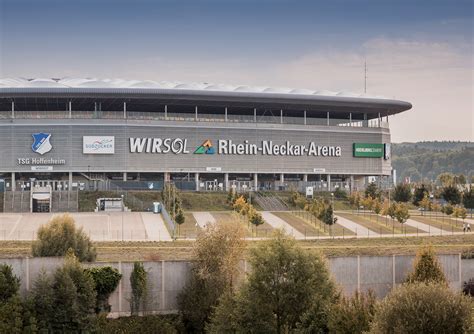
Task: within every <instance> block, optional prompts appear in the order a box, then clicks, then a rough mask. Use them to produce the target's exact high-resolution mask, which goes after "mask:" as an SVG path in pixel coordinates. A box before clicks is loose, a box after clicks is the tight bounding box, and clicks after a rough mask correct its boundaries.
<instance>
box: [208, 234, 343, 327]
mask: <svg viewBox="0 0 474 334" xmlns="http://www.w3.org/2000/svg"><path fill="white" fill-rule="evenodd" d="M250 252H251V254H250V259H249V262H250V267H251V268H252V271H251V272H250V274H249V275H248V280H247V281H246V282H245V283H244V284H243V286H242V287H241V289H240V290H239V292H238V293H237V294H236V296H235V297H234V299H233V301H229V300H227V301H226V302H225V303H224V302H223V303H220V304H219V305H218V307H217V308H216V311H215V312H214V315H215V316H214V317H213V318H212V319H211V322H210V324H211V325H210V326H211V327H212V328H224V327H223V326H226V325H229V324H230V325H232V323H233V326H232V327H233V328H230V330H231V331H234V332H235V331H238V332H246V333H248V332H250V333H284V332H292V331H295V330H296V329H297V327H298V328H299V330H301V331H302V332H325V331H327V322H328V315H329V309H330V305H331V304H332V303H333V302H334V301H335V300H337V293H336V288H335V285H334V283H333V282H332V280H331V278H330V274H329V271H328V269H327V266H326V263H325V261H324V259H323V257H322V256H321V255H318V254H316V255H313V254H310V253H309V252H307V251H304V250H303V249H301V248H300V247H299V246H297V244H296V242H295V240H294V239H292V238H289V237H287V236H286V235H285V234H284V232H283V231H277V232H275V237H274V238H273V239H271V240H267V241H264V242H262V243H261V244H260V245H258V246H257V247H255V248H253V249H252V250H251V251H250ZM228 312H230V314H229V315H228V318H227V319H231V322H229V321H228V320H226V318H225V317H223V316H222V314H225V313H228ZM217 315H220V316H217ZM228 329H229V328H228Z"/></svg>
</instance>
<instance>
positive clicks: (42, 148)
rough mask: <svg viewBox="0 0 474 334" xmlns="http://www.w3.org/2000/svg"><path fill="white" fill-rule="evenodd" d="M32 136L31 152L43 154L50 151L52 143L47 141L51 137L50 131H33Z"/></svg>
mask: <svg viewBox="0 0 474 334" xmlns="http://www.w3.org/2000/svg"><path fill="white" fill-rule="evenodd" d="M32 136H33V144H32V145H31V149H32V150H33V152H36V153H38V154H41V155H43V154H45V153H48V152H49V151H51V149H52V148H53V145H51V142H50V141H49V140H50V139H51V134H50V133H45V132H39V133H33V134H32Z"/></svg>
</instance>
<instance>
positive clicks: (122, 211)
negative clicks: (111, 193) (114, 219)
mask: <svg viewBox="0 0 474 334" xmlns="http://www.w3.org/2000/svg"><path fill="white" fill-rule="evenodd" d="M120 197H121V198H122V241H123V211H124V205H123V194H122V195H120Z"/></svg>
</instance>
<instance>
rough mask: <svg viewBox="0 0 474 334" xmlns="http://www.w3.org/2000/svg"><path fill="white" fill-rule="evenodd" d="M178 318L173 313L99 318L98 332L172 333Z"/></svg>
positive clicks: (175, 330) (110, 333) (132, 333)
mask: <svg viewBox="0 0 474 334" xmlns="http://www.w3.org/2000/svg"><path fill="white" fill-rule="evenodd" d="M178 322H179V319H178V318H177V316H175V315H147V316H142V317H138V316H131V317H120V318H117V319H105V318H104V319H100V321H99V330H98V333H104V334H116V333H121V334H135V333H140V334H155V333H160V334H174V333H178V330H177V329H176V327H179V324H178Z"/></svg>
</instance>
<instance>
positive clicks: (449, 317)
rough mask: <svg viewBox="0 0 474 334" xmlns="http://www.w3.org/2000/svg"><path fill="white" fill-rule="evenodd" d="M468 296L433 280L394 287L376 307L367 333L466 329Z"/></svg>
mask: <svg viewBox="0 0 474 334" xmlns="http://www.w3.org/2000/svg"><path fill="white" fill-rule="evenodd" d="M470 321H471V302H470V301H469V299H468V297H466V296H463V295H462V294H460V293H455V292H453V291H451V290H450V289H449V288H448V287H446V286H445V285H441V284H436V283H428V284H427V283H423V282H421V283H413V284H405V285H402V286H401V287H398V288H395V289H394V290H392V292H391V293H390V294H389V295H388V296H387V297H386V298H385V299H384V300H383V301H382V302H381V304H380V305H379V307H378V308H377V311H376V314H375V318H374V321H373V323H372V326H371V331H370V332H371V333H377V334H378V333H405V334H419V333H440V334H441V333H468V332H469V326H470Z"/></svg>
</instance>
